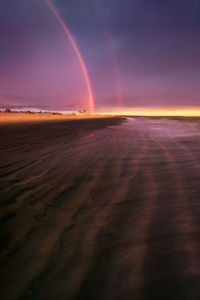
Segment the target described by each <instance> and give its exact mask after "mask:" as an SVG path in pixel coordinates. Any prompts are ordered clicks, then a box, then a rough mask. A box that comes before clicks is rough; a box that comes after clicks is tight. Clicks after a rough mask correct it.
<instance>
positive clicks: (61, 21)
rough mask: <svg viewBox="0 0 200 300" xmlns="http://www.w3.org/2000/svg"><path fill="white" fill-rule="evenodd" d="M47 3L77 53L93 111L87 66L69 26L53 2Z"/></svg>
mask: <svg viewBox="0 0 200 300" xmlns="http://www.w3.org/2000/svg"><path fill="white" fill-rule="evenodd" d="M45 1H46V3H47V5H48V6H49V8H50V9H51V11H52V12H53V13H54V15H55V16H56V18H57V20H58V22H59V23H60V25H61V26H62V28H63V29H64V31H65V33H66V35H67V37H68V38H69V40H70V42H71V44H72V47H73V49H74V51H75V53H76V55H77V58H78V60H79V62H80V65H81V69H82V71H83V75H84V78H85V81H86V85H87V89H88V96H89V107H90V111H91V112H93V111H94V108H95V105H94V96H93V92H92V86H91V82H90V77H89V74H88V71H87V67H86V65H85V62H84V59H83V57H82V54H81V52H80V50H79V48H78V45H77V43H76V41H75V39H74V37H73V36H72V34H71V32H70V30H69V28H68V27H67V25H66V24H65V22H64V20H63V19H62V17H61V15H60V14H59V12H58V11H57V9H56V8H55V6H54V5H53V3H52V2H51V0H45Z"/></svg>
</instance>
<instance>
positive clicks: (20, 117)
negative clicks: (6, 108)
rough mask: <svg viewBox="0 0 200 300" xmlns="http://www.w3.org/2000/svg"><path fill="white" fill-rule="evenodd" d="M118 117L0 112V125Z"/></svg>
mask: <svg viewBox="0 0 200 300" xmlns="http://www.w3.org/2000/svg"><path fill="white" fill-rule="evenodd" d="M105 118H117V116H110V115H94V114H91V115H90V114H88V115H87V114H82V115H81V114H79V115H65V114H48V113H46V114H44V113H41V114H40V113H31V114H29V113H3V112H1V113H0V126H1V125H6V124H16V123H19V124H20V123H35V122H37V123H42V122H61V121H72V120H83V119H84V120H85V119H86V120H90V119H105Z"/></svg>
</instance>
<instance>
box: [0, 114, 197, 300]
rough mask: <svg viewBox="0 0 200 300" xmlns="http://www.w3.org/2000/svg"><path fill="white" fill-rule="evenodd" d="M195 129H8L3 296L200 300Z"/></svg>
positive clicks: (143, 125) (0, 261) (116, 122)
mask: <svg viewBox="0 0 200 300" xmlns="http://www.w3.org/2000/svg"><path fill="white" fill-rule="evenodd" d="M122 121H123V122H122ZM199 124H200V123H199V120H198V119H195V120H188V121H187V119H182V120H181V121H180V120H169V119H163V118H162V119H150V118H127V119H126V120H121V119H119V118H118V119H117V118H112V119H109V118H105V119H104V120H101V119H98V120H92V119H91V120H77V121H70V122H69V121H68V122H65V121H63V122H51V123H49V122H45V123H37V124H18V125H17V124H15V125H9V126H7V125H5V124H4V126H1V128H0V140H1V143H0V164H1V169H0V176H1V177H0V178H1V182H0V203H1V210H0V226H1V231H0V253H1V254H0V295H1V296H0V298H1V299H3V300H4V299H6V300H7V299H67V300H68V299H69V300H70V299H81V300H82V299H92V300H93V299H95V300H96V299H103V300H104V299H105V300H110V299H111V300H112V299H113V300H114V299H120V300H121V299H122V300H129V299H134V300H137V299H192V300H193V299H200V238H199V236H200V200H199V195H200V127H199Z"/></svg>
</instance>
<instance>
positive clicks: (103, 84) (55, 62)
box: [0, 0, 200, 111]
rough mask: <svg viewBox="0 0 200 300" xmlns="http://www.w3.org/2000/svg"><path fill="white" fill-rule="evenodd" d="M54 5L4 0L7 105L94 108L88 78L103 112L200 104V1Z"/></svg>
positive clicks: (55, 1) (0, 48)
mask: <svg viewBox="0 0 200 300" xmlns="http://www.w3.org/2000/svg"><path fill="white" fill-rule="evenodd" d="M52 5H54V7H55V10H56V12H57V16H56V14H55V11H53V10H52V8H51V7H50V6H49V5H48V3H47V1H45V0H15V1H13V0H1V1H0V37H1V42H0V106H1V107H5V106H6V107H7V106H9V107H23V106H27V107H28V106H30V107H39V108H40V107H41V108H47V109H48V108H49V109H50V108H54V109H68V108H72V109H73V108H77V107H83V108H86V109H89V108H91V99H89V97H90V96H91V95H89V91H88V84H90V86H91V93H93V95H92V96H93V98H94V104H95V109H96V110H97V111H98V110H101V109H108V110H110V109H112V110H114V109H116V110H119V109H121V108H123V109H125V110H126V109H129V108H131V109H132V108H134V107H136V108H138V107H145V108H150V109H151V108H155V107H157V108H163V107H172V108H173V107H176V108H177V107H180V108H183V107H198V106H200V85H199V79H200V18H199V12H200V1H199V0H171V1H160V0H152V1H149V0H125V1H122V0H101V1H98V0H52ZM58 15H59V16H60V20H59V19H58ZM62 22H63V23H62ZM64 23H65V25H66V28H67V29H68V30H69V32H70V34H71V38H72V40H73V41H74V43H75V45H76V47H77V49H74V48H75V47H74V46H75V45H73V42H72V40H70V38H69V36H68V35H67V33H66V31H65V30H64V27H63V24H64ZM78 53H80V57H81V58H82V59H83V64H84V66H85V71H86V73H85V74H84V70H83V65H81V62H80V57H78V55H77V54H78ZM87 76H88V81H89V83H88V82H87V78H86V77H87Z"/></svg>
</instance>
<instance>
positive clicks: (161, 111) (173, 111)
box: [119, 107, 200, 117]
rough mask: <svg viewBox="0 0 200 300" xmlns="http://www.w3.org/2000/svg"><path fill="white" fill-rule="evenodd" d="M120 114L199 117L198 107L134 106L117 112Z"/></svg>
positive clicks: (199, 109) (199, 110)
mask: <svg viewBox="0 0 200 300" xmlns="http://www.w3.org/2000/svg"><path fill="white" fill-rule="evenodd" d="M119 114H120V115H129V116H147V117H148V116H157V117H159V116H161V117H162V116H169V117H170V116H172V117H173V116H174V117H175V116H183V117H199V116H200V108H198V107H197V108H187V107H186V108H134V109H132V108H131V109H130V110H128V109H127V110H125V109H124V110H123V109H122V111H120V112H119Z"/></svg>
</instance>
